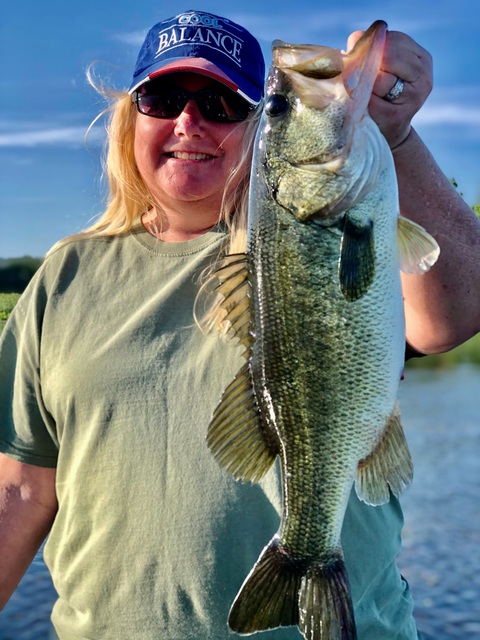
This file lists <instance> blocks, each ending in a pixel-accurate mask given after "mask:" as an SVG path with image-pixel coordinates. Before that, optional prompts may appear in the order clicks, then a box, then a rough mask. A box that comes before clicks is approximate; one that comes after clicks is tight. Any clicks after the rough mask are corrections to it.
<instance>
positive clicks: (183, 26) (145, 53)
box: [129, 10, 265, 105]
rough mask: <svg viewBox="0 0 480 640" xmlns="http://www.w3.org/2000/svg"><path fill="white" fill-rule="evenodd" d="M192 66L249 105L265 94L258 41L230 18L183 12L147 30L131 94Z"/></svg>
mask: <svg viewBox="0 0 480 640" xmlns="http://www.w3.org/2000/svg"><path fill="white" fill-rule="evenodd" d="M177 71H192V72H195V73H200V74H202V75H206V76H208V77H210V78H213V79H214V80H217V81H219V82H222V83H223V84H225V85H227V86H228V87H230V88H231V89H233V91H235V92H236V93H238V94H239V95H240V96H242V97H243V98H245V100H248V102H250V103H251V104H255V105H256V104H258V103H259V102H260V100H261V99H262V96H263V87H264V80H265V62H264V60H263V54H262V50H261V48H260V45H259V43H258V41H257V40H256V39H255V38H254V37H253V36H252V34H251V33H249V32H248V31H247V30H246V29H244V28H243V27H241V26H240V25H239V24H236V23H235V22H233V21H232V20H228V19H227V18H222V17H220V16H216V15H214V14H213V13H205V12H204V11H191V10H190V11H185V12H184V13H180V14H178V15H177V16H175V17H173V18H168V19H167V20H163V21H162V22H159V23H158V24H156V25H155V26H154V27H152V28H151V29H150V31H149V32H148V33H147V37H146V38H145V42H144V43H143V45H142V48H141V49H140V52H139V54H138V58H137V64H136V66H135V71H134V73H133V82H132V84H131V86H130V89H129V93H133V92H134V91H135V90H136V89H138V87H140V86H141V85H142V84H144V83H145V82H149V81H150V80H153V79H154V78H156V77H158V76H160V75H164V74H167V73H174V72H177Z"/></svg>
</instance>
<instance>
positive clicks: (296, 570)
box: [228, 536, 357, 640]
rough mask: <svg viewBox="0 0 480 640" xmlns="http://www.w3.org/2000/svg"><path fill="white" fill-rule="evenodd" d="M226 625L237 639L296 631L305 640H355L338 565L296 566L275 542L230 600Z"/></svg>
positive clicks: (337, 562)
mask: <svg viewBox="0 0 480 640" xmlns="http://www.w3.org/2000/svg"><path fill="white" fill-rule="evenodd" d="M228 625H229V627H230V629H232V631H236V632H237V633H242V634H250V633H255V632H256V631H265V630H266V629H275V628H276V627H288V626H293V625H297V626H298V628H299V629H300V632H301V633H302V634H303V636H304V638H308V640H322V638H325V639H326V638H340V637H341V638H342V640H356V638H357V634H356V629H355V621H354V614H353V607H352V602H351V597H350V590H349V586H348V578H347V570H346V567H345V564H344V562H343V559H342V558H341V557H333V558H331V559H329V560H328V562H327V563H325V564H322V563H319V562H312V561H310V560H297V559H295V558H293V557H292V556H291V555H290V554H289V553H288V551H287V550H286V549H285V548H283V547H282V546H281V544H280V541H279V539H278V536H275V537H274V538H273V540H271V542H270V543H269V544H268V545H267V546H266V547H265V549H264V550H263V551H262V554H261V555H260V558H259V559H258V561H257V563H256V564H255V566H254V567H253V569H252V570H251V572H250V574H249V575H248V576H247V578H246V580H245V582H244V583H243V585H242V588H241V589H240V591H239V593H238V595H237V597H236V598H235V601H234V603H233V605H232V608H231V609H230V614H229V617H228ZM339 634H341V636H340V635H339Z"/></svg>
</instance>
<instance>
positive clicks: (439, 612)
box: [0, 366, 480, 640]
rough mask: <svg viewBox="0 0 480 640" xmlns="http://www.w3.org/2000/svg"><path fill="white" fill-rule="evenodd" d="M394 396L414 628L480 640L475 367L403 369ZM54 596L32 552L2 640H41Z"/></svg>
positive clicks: (3, 621)
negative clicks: (404, 457) (400, 433)
mask: <svg viewBox="0 0 480 640" xmlns="http://www.w3.org/2000/svg"><path fill="white" fill-rule="evenodd" d="M400 398H401V402H402V414H403V424H404V428H405V431H406V433H407V439H408V441H409V444H410V449H411V451H412V455H413V459H414V464H415V479H414V482H413V485H412V486H411V487H410V488H409V489H408V490H407V491H406V493H405V494H404V497H403V500H402V502H403V505H404V511H405V529H404V549H403V551H402V554H401V556H400V559H399V564H400V567H401V569H402V572H403V574H404V575H405V577H406V578H407V579H408V581H409V582H410V585H411V588H412V590H413V594H414V597H415V601H416V605H417V609H416V617H417V621H418V627H419V629H420V630H421V631H422V632H423V633H424V634H425V637H426V638H428V639H429V640H456V639H459V638H462V639H463V640H467V639H472V640H475V639H478V638H480V553H479V549H480V509H479V496H480V368H473V367H467V366H460V367H457V368H456V369H453V370H450V371H433V372H432V371H417V370H409V369H407V372H406V377H405V380H404V381H403V382H402V385H401V395H400ZM372 543H373V544H374V541H373V542H372ZM53 597H54V594H53V589H52V586H51V583H50V579H49V577H48V574H47V572H46V570H45V567H44V565H43V562H42V561H41V559H40V557H37V558H36V560H35V561H34V563H33V564H32V566H31V567H30V569H29V571H28V572H27V574H26V575H25V577H24V579H23V581H22V583H21V584H20V587H19V588H18V589H17V591H16V592H15V594H14V596H13V597H12V599H11V601H10V603H9V604H8V605H7V607H6V608H5V610H4V611H3V613H1V614H0V640H47V638H48V633H49V632H48V629H49V622H48V620H49V613H50V609H51V606H52V601H53ZM258 638H259V640H260V638H261V635H259V636H258Z"/></svg>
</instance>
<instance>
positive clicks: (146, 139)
mask: <svg viewBox="0 0 480 640" xmlns="http://www.w3.org/2000/svg"><path fill="white" fill-rule="evenodd" d="M162 125H165V123H162V122H161V121H158V120H155V119H153V118H146V117H143V118H142V117H139V118H137V121H136V123H135V140H134V145H133V151H134V156H135V162H136V164H137V167H138V170H139V171H140V174H141V175H142V176H145V175H146V174H147V175H148V174H149V173H150V172H152V171H153V170H154V169H155V167H156V165H157V163H158V161H159V159H160V157H161V151H160V149H161V145H162V140H164V138H165V131H164V129H165V126H163V127H162Z"/></svg>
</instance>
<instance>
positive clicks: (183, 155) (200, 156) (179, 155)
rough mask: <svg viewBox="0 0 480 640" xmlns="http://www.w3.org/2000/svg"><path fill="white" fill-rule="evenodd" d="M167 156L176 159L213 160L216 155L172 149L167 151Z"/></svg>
mask: <svg viewBox="0 0 480 640" xmlns="http://www.w3.org/2000/svg"><path fill="white" fill-rule="evenodd" d="M167 156H168V157H169V158H176V159H177V160H213V159H214V158H215V157H216V156H212V155H210V154H208V153H187V152H186V151H173V152H172V153H167Z"/></svg>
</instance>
